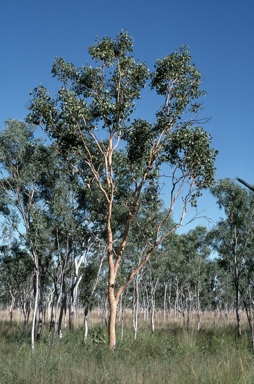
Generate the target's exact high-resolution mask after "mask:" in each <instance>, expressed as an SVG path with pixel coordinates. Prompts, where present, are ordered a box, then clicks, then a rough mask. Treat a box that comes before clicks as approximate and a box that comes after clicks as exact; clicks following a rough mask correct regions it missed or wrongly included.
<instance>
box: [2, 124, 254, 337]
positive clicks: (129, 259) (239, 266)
mask: <svg viewBox="0 0 254 384" xmlns="http://www.w3.org/2000/svg"><path fill="white" fill-rule="evenodd" d="M0 142H1V165H2V177H1V181H0V187H1V216H2V219H1V220H2V231H1V235H2V245H1V248H0V271H1V272H0V273H1V286H0V299H1V306H2V308H7V307H8V309H9V313H10V320H12V315H13V310H14V308H19V310H20V311H21V312H22V314H23V319H24V332H26V330H27V325H28V321H29V320H33V326H34V327H36V329H34V330H33V333H32V335H34V336H33V337H32V342H33V343H34V342H35V340H34V339H33V338H34V337H35V339H36V340H39V339H40V337H41V332H42V327H43V324H46V323H47V324H50V327H51V330H52V332H51V337H52V343H53V342H54V340H55V338H56V336H57V335H58V336H59V337H61V335H62V327H63V320H64V318H66V315H67V316H68V325H69V328H70V329H73V328H74V324H75V313H76V312H77V310H78V309H79V310H80V309H81V310H82V311H84V322H85V324H86V327H88V323H87V319H88V313H89V311H90V310H91V309H92V308H95V307H101V308H104V310H105V312H104V313H105V320H106V321H108V314H109V312H108V303H107V300H108V297H107V295H108V291H107V281H106V277H107V273H108V265H107V239H106V234H105V228H104V226H103V218H101V214H102V212H103V210H102V209H101V208H100V199H99V197H98V196H96V190H95V191H94V193H87V194H84V188H83V186H82V184H80V180H79V175H77V174H76V173H75V172H74V171H73V168H72V167H71V166H70V168H68V162H63V161H62V160H61V158H59V156H58V155H57V151H56V148H55V147H54V145H52V144H50V145H49V144H47V143H46V142H45V141H44V140H42V139H36V138H34V135H33V128H32V127H31V126H29V125H27V124H25V123H23V122H19V121H15V120H9V121H8V122H7V123H6V127H5V130H4V131H3V132H2V133H1V135H0ZM89 191H90V189H89ZM212 193H213V195H214V196H215V197H216V198H217V200H218V204H219V207H220V208H223V209H224V212H225V215H226V218H225V219H224V220H221V221H220V222H219V223H217V225H216V226H215V227H214V228H213V229H212V230H210V231H208V230H207V229H206V228H205V227H201V226H197V227H196V228H195V229H193V230H190V231H188V232H187V233H185V234H177V233H176V232H172V233H171V234H170V236H168V237H166V238H165V240H164V241H163V242H162V244H161V245H160V247H159V248H158V249H157V250H156V251H155V252H154V254H153V257H152V258H151V259H150V260H149V261H148V262H147V263H146V264H145V266H144V267H143V268H142V269H141V270H140V272H139V273H137V274H136V275H135V277H134V278H133V279H132V282H131V284H130V285H129V286H128V288H127V290H126V291H125V292H124V293H123V294H122V296H121V299H120V301H119V304H118V313H122V314H124V311H125V310H126V309H127V308H128V309H131V310H132V314H133V315H132V316H133V318H132V323H133V329H134V335H135V336H134V337H135V338H136V335H137V331H138V318H139V316H140V314H141V313H142V316H143V317H144V319H146V320H148V319H149V321H151V329H152V331H154V329H155V317H156V310H157V309H158V308H160V309H162V310H163V313H164V317H165V318H168V317H169V316H174V317H178V318H179V317H180V318H181V319H182V322H183V323H184V325H185V326H186V327H188V325H189V322H190V318H191V317H192V316H193V313H195V318H196V326H197V329H199V328H200V326H201V318H202V312H204V311H210V312H211V313H212V312H219V311H224V312H225V313H227V312H228V311H232V310H235V311H236V320H237V324H238V334H239V335H240V334H241V312H242V310H243V309H245V311H246V314H247V317H248V320H249V324H250V327H251V330H252V329H253V328H252V324H253V304H252V303H253V280H252V279H253V272H254V268H253V267H254V265H253V257H252V248H253V207H252V204H253V194H252V193H251V192H250V193H248V192H247V191H246V190H245V189H244V188H242V187H240V186H239V185H237V184H236V183H235V182H234V181H231V180H227V179H225V180H221V181H220V182H219V183H218V185H217V186H215V187H213V189H212ZM157 209H158V211H157V212H153V213H151V212H150V211H147V210H141V211H139V214H138V215H137V221H136V222H135V223H134V224H133V228H131V229H130V235H129V241H128V245H127V246H126V253H125V259H124V262H123V267H122V268H121V271H120V273H119V282H118V285H119V286H121V285H122V283H123V282H124V281H126V278H128V276H129V274H130V273H131V271H132V269H133V266H135V265H137V264H139V263H140V261H141V260H142V259H143V257H144V254H145V253H146V249H147V247H148V246H149V245H148V244H147V235H148V234H149V233H150V234H152V233H153V231H154V225H153V220H154V219H153V214H155V213H156V215H160V214H161V215H163V204H162V202H160V204H159V202H157ZM121 213H122V212H121V206H119V211H117V217H116V218H115V220H116V225H118V226H119V228H118V229H117V228H116V230H118V231H119V232H121V229H122V228H121V221H122V220H124V218H122V217H121ZM144 223H145V224H144ZM175 226H176V224H175V223H174V222H173V220H172V219H171V220H170V221H169V222H168V224H167V227H166V228H165V231H168V230H169V229H170V228H174V227H175ZM119 236H122V235H121V234H119ZM214 252H216V253H214ZM87 329H88V328H85V330H84V340H86V338H87Z"/></svg>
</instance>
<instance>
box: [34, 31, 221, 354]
mask: <svg viewBox="0 0 254 384" xmlns="http://www.w3.org/2000/svg"><path fill="white" fill-rule="evenodd" d="M132 51H133V39H132V38H131V37H130V36H129V34H128V33H127V32H126V31H122V32H121V33H119V34H118V35H117V37H116V38H115V39H112V38H110V37H107V36H106V37H104V38H102V39H101V40H99V39H97V40H96V42H95V44H94V45H92V46H90V47H89V54H90V55H91V57H92V59H93V62H94V64H93V66H92V65H84V66H83V67H81V68H77V67H75V65H74V64H72V63H67V62H66V61H65V60H64V59H63V58H57V59H56V60H55V62H54V64H53V67H52V74H53V76H54V77H57V78H58V80H59V81H60V82H61V83H62V86H61V88H60V90H59V91H58V92H57V94H56V96H55V97H54V96H52V95H51V93H50V92H49V91H48V90H47V89H46V88H45V87H44V86H42V85H40V86H38V87H37V88H35V89H34V91H33V92H32V100H31V101H30V104H29V109H30V114H29V115H28V118H27V119H28V122H31V123H33V124H36V125H40V126H41V127H43V128H44V130H45V131H46V132H47V133H48V134H49V136H50V137H51V138H52V139H53V140H55V142H56V143H57V145H58V150H59V152H60V153H62V155H63V157H64V158H65V159H68V161H72V166H73V171H75V172H77V174H78V175H79V177H80V178H82V175H84V174H85V177H83V181H84V188H85V189H86V193H87V194H88V192H89V191H90V193H91V195H93V196H95V198H97V207H95V206H94V207H93V210H94V212H96V213H97V214H99V215H100V218H101V224H103V226H104V231H105V235H106V238H107V247H108V255H107V257H108V259H107V260H108V283H107V291H108V300H109V307H110V318H109V327H108V331H109V347H110V349H113V348H114V347H115V345H116V333H115V325H116V313H117V304H118V301H119V298H120V296H121V294H122V293H123V291H124V290H125V289H126V288H127V287H128V286H129V284H130V282H131V281H132V280H133V278H134V276H135V275H136V274H137V273H138V272H139V271H140V270H141V268H142V267H143V266H144V265H145V264H146V263H147V262H148V260H149V259H150V257H151V255H152V254H153V253H154V251H155V250H156V249H157V248H158V246H159V244H161V242H162V241H163V240H164V238H165V237H166V236H168V235H169V233H171V232H172V231H173V230H174V229H175V228H177V227H179V226H180V225H182V223H183V220H184V216H185V213H186V209H187V205H188V204H189V203H192V204H194V205H195V204H196V199H197V197H198V196H199V195H200V194H201V190H202V189H203V188H209V187H210V186H211V185H212V184H213V182H214V173H215V168H214V160H215V157H216V151H215V150H214V149H212V148H211V137H210V135H209V134H208V133H207V132H206V131H204V129H203V128H202V127H201V126H200V124H199V121H198V120H197V119H198V117H197V116H198V112H199V110H200V109H201V106H202V104H201V101H202V100H201V97H202V96H203V95H204V92H203V91H201V90H200V83H201V74H200V72H199V71H198V69H197V68H196V67H195V65H194V64H193V63H192V60H191V56H190V53H189V49H188V48H187V47H182V48H181V49H180V50H179V51H176V52H174V53H172V54H170V55H168V56H166V57H165V58H164V59H158V60H157V61H156V63H155V68H154V71H152V72H150V71H149V69H148V68H147V65H146V64H145V63H144V62H139V61H137V60H136V59H135V58H134V57H133V56H132ZM147 83H148V84H149V87H150V90H151V91H155V93H156V94H157V96H158V98H160V99H161V102H162V106H161V107H160V108H159V110H158V111H154V112H155V119H154V122H153V123H151V122H149V121H147V120H145V119H143V118H137V117H136V116H137V114H136V112H135V114H134V110H135V103H136V100H138V99H140V98H141V92H142V90H143V89H144V88H145V86H146V85H147ZM165 165H169V167H167V166H166V167H164V166H165ZM165 173H166V175H165V176H167V180H168V181H169V186H167V191H168V192H167V196H166V197H165V199H166V203H167V211H166V212H165V214H164V217H163V218H158V220H155V221H154V228H155V231H154V235H153V237H152V238H151V239H149V242H148V245H149V246H148V248H147V250H146V253H145V254H144V255H143V257H142V259H141V260H140V262H139V263H137V264H136V265H135V266H133V267H132V270H131V272H130V273H129V275H128V276H126V278H125V281H124V282H123V283H121V284H118V281H117V278H118V271H119V268H120V267H122V265H123V263H124V262H128V260H127V258H126V257H125V248H126V245H127V242H128V236H129V232H130V228H131V226H132V224H133V222H134V221H135V218H136V216H137V213H138V211H139V209H140V207H141V206H142V205H143V200H142V194H143V195H146V196H147V199H146V201H147V205H148V207H149V202H150V203H151V202H152V201H153V199H157V198H158V196H159V194H160V187H159V184H160V181H161V179H160V176H162V175H164V174H165ZM181 193H182V195H181ZM179 196H181V197H180V199H181V198H182V202H181V203H180V204H181V213H180V215H179V217H178V219H177V220H176V219H175V220H176V225H175V228H171V229H170V230H169V231H168V232H165V231H164V227H165V225H166V223H167V221H168V220H169V219H170V217H171V216H172V214H173V211H174V207H175V204H176V201H177V200H178V198H179ZM148 209H149V208H148ZM96 210H97V211H96ZM119 216H121V217H119ZM116 217H117V220H116V219H115V218H116ZM120 218H121V220H120Z"/></svg>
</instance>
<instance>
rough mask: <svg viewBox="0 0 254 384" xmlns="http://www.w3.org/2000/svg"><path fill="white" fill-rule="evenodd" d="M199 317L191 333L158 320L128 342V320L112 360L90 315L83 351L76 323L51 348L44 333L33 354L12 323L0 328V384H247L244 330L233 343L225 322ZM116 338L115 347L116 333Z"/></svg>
mask: <svg viewBox="0 0 254 384" xmlns="http://www.w3.org/2000/svg"><path fill="white" fill-rule="evenodd" d="M1 317H2V318H3V317H4V314H3V313H2V316H1ZM203 317H204V327H203V328H202V329H200V331H197V330H196V329H194V328H190V329H189V330H186V329H184V328H182V327H181V325H180V322H179V321H177V320H175V319H169V320H167V321H166V322H165V321H164V320H163V317H162V315H161V314H158V321H157V322H158V323H157V324H156V326H157V328H158V329H157V331H156V332H155V333H153V334H152V333H151V330H150V327H149V325H148V324H146V323H145V322H141V325H140V332H139V334H138V339H137V340H136V341H134V339H133V331H132V329H131V327H130V324H131V319H130V318H129V317H128V316H127V318H126V322H127V324H126V327H125V333H124V337H123V339H122V340H121V341H119V342H118V346H117V348H116V349H115V351H114V352H113V353H112V351H109V349H108V346H107V330H106V327H105V325H104V324H103V321H102V319H101V318H98V316H97V314H96V313H95V312H93V313H92V315H91V323H92V325H91V330H90V332H89V336H88V340H87V343H86V344H84V343H82V341H81V340H82V332H83V326H82V322H81V319H79V322H80V323H79V325H78V327H77V329H75V330H73V331H69V330H66V332H64V335H63V338H62V340H58V341H57V342H56V343H55V344H54V346H53V347H52V346H51V345H50V343H49V337H47V333H48V332H49V330H48V328H47V327H45V329H44V336H43V337H42V338H41V341H40V343H39V344H38V345H37V348H36V350H35V351H34V352H31V348H30V340H29V337H28V336H27V335H25V336H24V335H22V324H21V323H20V322H19V321H13V322H12V323H10V322H9V321H8V320H1V322H0V371H1V377H0V383H1V384H5V383H6V384H7V383H8V384H12V383H13V384H14V383H15V384H20V383H26V384H37V383H40V384H46V383H48V384H50V383H62V384H69V383H72V384H81V383H85V384H102V383H104V384H107V383H114V384H118V383H119V384H129V383H133V384H134V383H135V384H140V383H142V384H144V383H145V384H150V383H151V384H156V383H158V384H160V383H170V384H174V383H176V384H182V383H186V384H187V383H188V384H189V383H193V384H194V383H204V384H210V383H211V384H215V383H216V384H220V383H221V384H235V383H239V384H240V383H241V384H243V383H246V384H247V383H250V384H251V383H253V380H254V367H253V354H252V351H251V347H250V344H249V336H248V332H249V331H248V328H247V327H246V326H243V335H242V337H241V338H238V337H237V336H236V332H235V321H234V316H233V315H232V314H231V315H230V319H228V318H225V316H224V314H220V315H219V317H218V319H217V324H216V325H214V314H212V313H210V314H209V313H206V314H204V315H203ZM228 320H229V321H230V324H228ZM128 324H129V326H128ZM245 325H247V324H245ZM117 332H118V333H119V335H118V337H119V339H120V338H121V329H120V328H118V329H117Z"/></svg>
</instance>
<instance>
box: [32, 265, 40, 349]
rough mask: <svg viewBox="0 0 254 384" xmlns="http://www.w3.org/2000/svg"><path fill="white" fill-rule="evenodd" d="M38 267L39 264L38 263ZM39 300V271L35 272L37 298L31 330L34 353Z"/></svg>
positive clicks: (35, 299)
mask: <svg viewBox="0 0 254 384" xmlns="http://www.w3.org/2000/svg"><path fill="white" fill-rule="evenodd" d="M36 264H37V265H38V263H37V262H36ZM38 298H39V269H38V268H37V269H36V270H35V296H34V311H33V321H32V330H31V349H32V351H34V348H35V324H36V314H37V307H38Z"/></svg>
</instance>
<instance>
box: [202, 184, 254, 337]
mask: <svg viewBox="0 0 254 384" xmlns="http://www.w3.org/2000/svg"><path fill="white" fill-rule="evenodd" d="M212 193H213V195H214V196H215V197H216V198H217V202H218V205H219V207H220V208H223V209H224V212H225V214H226V219H225V220H221V221H220V222H219V223H218V224H217V226H216V228H215V229H214V230H213V231H211V234H210V235H211V236H212V238H213V245H214V248H215V249H216V251H217V252H218V253H219V256H220V258H221V261H220V264H221V266H223V267H224V268H225V269H226V270H227V271H228V272H230V273H231V278H232V282H233V284H234V288H235V308H236V320H237V329H238V336H241V317H240V309H241V307H242V305H243V301H242V300H244V297H245V295H246V276H247V275H248V264H249V263H251V260H252V253H251V252H250V249H253V243H252V242H253V235H252V233H253V213H254V211H253V194H252V193H251V192H250V193H248V192H247V191H246V190H245V189H243V188H241V187H240V186H239V185H237V184H236V183H235V182H233V181H232V180H230V179H223V180H220V182H219V183H218V185H217V186H215V187H214V188H213V189H212Z"/></svg>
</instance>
